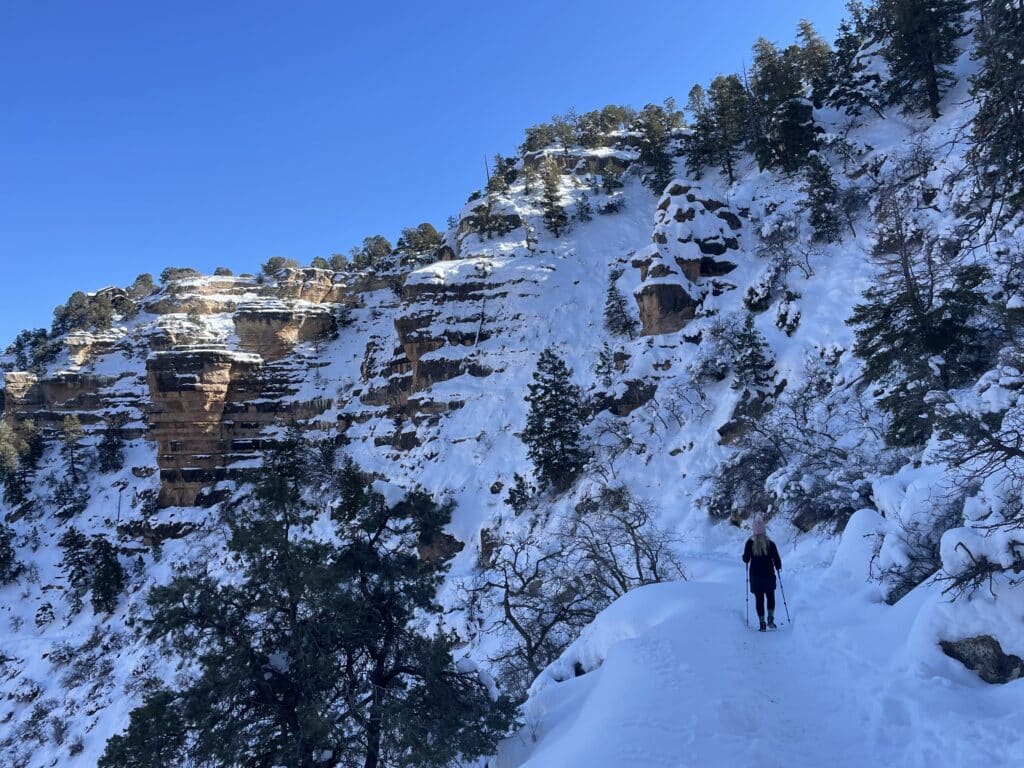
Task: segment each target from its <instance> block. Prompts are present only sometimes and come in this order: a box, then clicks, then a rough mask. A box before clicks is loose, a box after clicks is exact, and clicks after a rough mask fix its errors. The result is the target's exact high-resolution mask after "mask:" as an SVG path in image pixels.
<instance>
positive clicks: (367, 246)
mask: <svg viewBox="0 0 1024 768" xmlns="http://www.w3.org/2000/svg"><path fill="white" fill-rule="evenodd" d="M393 250H394V249H393V248H392V247H391V241H390V240H388V239H387V238H386V237H384V236H383V235H373V236H372V237H364V238H363V244H362V245H358V246H356V247H355V248H353V249H352V252H351V254H352V258H351V261H352V266H353V268H355V269H373V270H381V269H385V268H386V267H387V266H388V263H389V261H390V259H391V253H392V251H393Z"/></svg>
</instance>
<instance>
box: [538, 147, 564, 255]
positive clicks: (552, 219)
mask: <svg viewBox="0 0 1024 768" xmlns="http://www.w3.org/2000/svg"><path fill="white" fill-rule="evenodd" d="M541 173H542V178H543V181H544V198H543V201H542V205H543V208H544V226H546V227H547V228H548V230H549V231H550V232H551V234H553V235H554V236H555V237H561V236H562V233H564V232H565V231H566V230H568V228H569V217H568V216H567V215H566V213H565V208H563V207H562V190H561V185H562V173H561V171H560V170H559V168H558V164H557V163H556V162H555V161H554V160H552V159H551V158H545V160H544V166H543V169H542V171H541Z"/></svg>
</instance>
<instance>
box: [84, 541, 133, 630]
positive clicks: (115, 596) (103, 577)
mask: <svg viewBox="0 0 1024 768" xmlns="http://www.w3.org/2000/svg"><path fill="white" fill-rule="evenodd" d="M90 555H91V563H90V565H91V570H92V574H91V577H90V579H89V586H90V588H91V589H92V608H93V610H94V611H96V613H113V612H114V609H115V608H117V603H118V600H119V599H120V597H121V593H122V592H123V591H124V586H125V572H124V568H122V567H121V563H120V561H119V560H118V559H117V552H116V550H115V549H114V547H113V546H111V544H110V542H109V541H107V540H106V539H105V538H104V537H102V536H95V537H94V538H93V540H92V543H91V546H90Z"/></svg>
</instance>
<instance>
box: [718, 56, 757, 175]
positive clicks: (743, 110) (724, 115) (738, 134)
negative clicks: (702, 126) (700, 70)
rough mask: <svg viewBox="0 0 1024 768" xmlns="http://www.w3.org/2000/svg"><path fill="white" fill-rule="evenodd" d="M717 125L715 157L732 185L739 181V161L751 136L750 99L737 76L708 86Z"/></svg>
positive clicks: (721, 77)
mask: <svg viewBox="0 0 1024 768" xmlns="http://www.w3.org/2000/svg"><path fill="white" fill-rule="evenodd" d="M708 101H709V102H710V104H711V116H712V123H713V125H714V133H713V140H712V142H711V155H712V158H713V160H714V163H715V164H716V165H718V166H719V167H720V168H721V169H722V173H724V174H725V175H726V178H728V180H729V183H730V184H732V183H733V182H734V181H735V180H736V179H735V171H736V161H737V160H738V159H739V153H740V149H741V148H742V146H743V143H744V141H745V139H746V136H747V123H748V112H749V109H750V98H749V97H748V95H747V89H746V88H744V87H743V83H742V82H740V79H739V78H738V77H737V76H736V75H727V76H722V75H719V76H718V77H716V78H715V79H714V80H712V81H711V85H710V86H709V87H708Z"/></svg>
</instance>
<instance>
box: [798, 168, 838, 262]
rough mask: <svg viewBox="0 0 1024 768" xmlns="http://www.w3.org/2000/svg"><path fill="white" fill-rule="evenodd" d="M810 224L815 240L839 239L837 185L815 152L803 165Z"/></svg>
mask: <svg viewBox="0 0 1024 768" xmlns="http://www.w3.org/2000/svg"><path fill="white" fill-rule="evenodd" d="M802 191H803V193H804V195H805V196H806V197H807V208H808V210H809V211H810V224H811V228H812V229H813V230H814V237H815V239H816V240H821V241H824V242H826V243H832V242H835V241H836V240H838V239H839V231H840V204H839V187H838V186H836V182H835V179H834V178H833V177H832V169H831V168H829V165H828V163H827V162H825V159H824V158H823V157H822V156H821V155H819V154H818V153H817V152H815V153H812V154H811V155H810V156H809V157H808V158H807V164H806V166H805V167H804V186H803V189H802Z"/></svg>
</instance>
